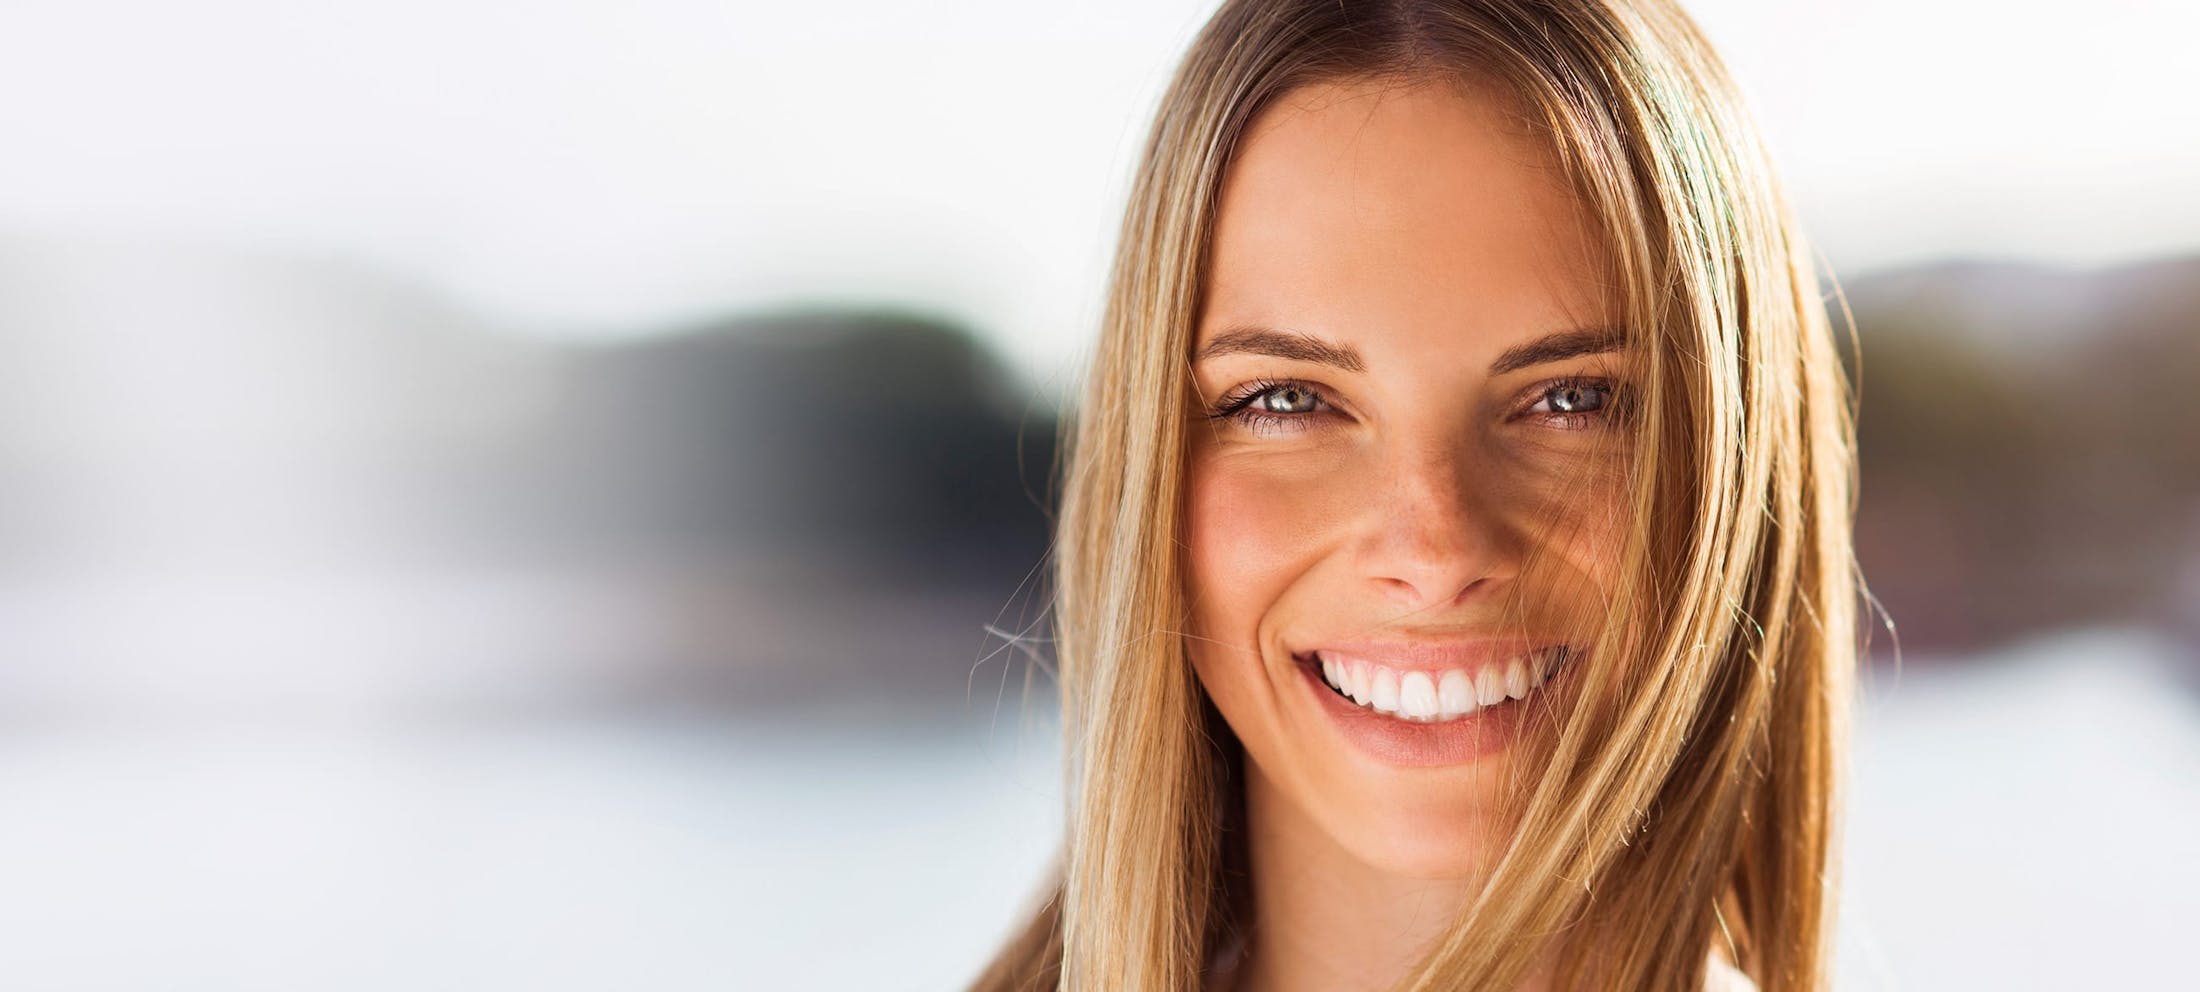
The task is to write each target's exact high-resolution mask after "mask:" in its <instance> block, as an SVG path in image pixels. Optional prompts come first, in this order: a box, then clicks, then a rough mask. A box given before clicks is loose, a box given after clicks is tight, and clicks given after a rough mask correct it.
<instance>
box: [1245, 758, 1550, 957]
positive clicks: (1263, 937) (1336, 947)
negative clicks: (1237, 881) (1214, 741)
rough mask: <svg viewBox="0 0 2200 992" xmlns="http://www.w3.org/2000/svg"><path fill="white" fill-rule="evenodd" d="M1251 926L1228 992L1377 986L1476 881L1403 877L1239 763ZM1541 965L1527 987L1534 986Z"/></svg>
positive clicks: (1438, 935)
mask: <svg viewBox="0 0 2200 992" xmlns="http://www.w3.org/2000/svg"><path fill="white" fill-rule="evenodd" d="M1246 771H1247V775H1246V780H1245V790H1246V791H1245V827H1246V844H1247V854H1248V856H1249V862H1250V863H1249V866H1248V867H1249V868H1250V870H1251V873H1252V898H1253V906H1252V909H1253V913H1252V917H1253V928H1252V934H1253V935H1252V938H1251V941H1250V943H1249V944H1248V946H1247V948H1246V950H1245V956H1244V958H1243V961H1242V963H1241V964H1240V966H1239V967H1238V969H1237V974H1236V979H1235V981H1234V982H1232V983H1230V987H1231V990H1232V992H1302V990H1303V992H1314V990H1325V992H1382V990H1386V989H1389V988H1392V987H1394V986H1395V985H1397V984H1398V983H1399V982H1400V981H1402V980H1404V978H1405V977H1406V975H1407V974H1409V973H1410V972H1411V971H1412V969H1413V966H1414V965H1415V964H1417V963H1419V961H1420V959H1421V958H1422V957H1423V956H1424V955H1426V954H1427V953H1428V952H1429V951H1430V950H1432V949H1433V948H1434V947H1435V946H1436V943H1437V942H1438V941H1439V940H1441V939H1442V938H1443V935H1444V933H1445V931H1446V930H1447V929H1448V928H1449V927H1450V925H1451V922H1452V920H1453V919H1454V918H1456V917H1457V915H1458V914H1459V913H1460V912H1461V911H1463V910H1464V909H1465V908H1466V906H1467V903H1468V901H1469V900H1471V899H1473V898H1474V895H1475V892H1476V889H1477V885H1478V881H1477V880H1474V879H1425V878H1410V877H1406V876H1402V875H1397V874H1394V873H1390V872H1385V871H1382V870H1380V869H1377V868H1375V867H1373V866H1370V865H1369V864H1368V863H1367V862H1366V861H1364V860H1362V859H1360V858H1359V857H1357V856H1355V855H1354V854H1352V853H1351V852H1350V851H1347V850H1345V849H1344V848H1342V847H1339V846H1338V845H1337V844H1336V842H1335V841H1334V840H1333V839H1332V838H1331V837H1330V835H1329V834H1328V833H1327V832H1325V831H1324V830H1322V829H1321V827H1320V825H1319V824H1316V823H1314V822H1312V821H1310V820H1308V819H1306V817H1305V814H1304V813H1303V812H1302V811H1301V810H1300V809H1299V808H1298V807H1297V806H1296V805H1295V804H1293V803H1292V802H1291V801H1290V800H1289V799H1288V798H1287V797H1285V796H1283V795H1282V794H1281V793H1279V792H1278V791H1277V790H1276V789H1275V788H1273V786H1272V785H1271V784H1270V783H1269V782H1268V781H1267V779H1266V778H1265V777H1264V776H1262V775H1261V773H1260V772H1259V771H1258V769H1257V767H1255V766H1253V765H1252V764H1251V763H1250V762H1248V763H1247V766H1246ZM1545 971H1547V967H1538V968H1537V969H1536V974H1534V975H1531V976H1530V978H1529V981H1528V982H1527V984H1525V985H1523V986H1522V989H1524V990H1535V989H1541V988H1542V987H1543V986H1544V984H1545V981H1546V979H1545V978H1544V976H1543V973H1544V972H1545Z"/></svg>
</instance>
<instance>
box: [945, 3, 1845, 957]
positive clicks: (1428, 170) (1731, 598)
mask: <svg viewBox="0 0 2200 992" xmlns="http://www.w3.org/2000/svg"><path fill="white" fill-rule="evenodd" d="M1087 390H1088V391H1087V392H1086V393H1085V395H1084V399H1083V402H1082V405H1081V406H1080V408H1079V409H1078V410H1077V411H1075V416H1074V419H1073V420H1072V421H1071V423H1070V426H1069V430H1070V431H1071V432H1072V433H1071V434H1070V435H1069V437H1068V438H1067V439H1066V440H1067V441H1068V444H1067V448H1068V450H1069V452H1070V456H1069V457H1070V461H1069V464H1068V471H1067V474H1066V491H1065V493H1064V503H1063V508H1062V514H1061V517H1060V519H1059V525H1058V526H1059V531H1058V534H1057V542H1056V546H1055V550H1054V554H1055V557H1056V563H1055V564H1056V568H1057V571H1056V573H1055V582H1056V588H1055V590H1054V594H1055V616H1054V622H1055V636H1056V645H1057V652H1058V666H1059V668H1058V675H1059V678H1060V682H1061V687H1062V694H1063V705H1064V715H1065V723H1066V735H1067V744H1068V749H1069V753H1070V755H1071V757H1072V771H1071V775H1070V785H1071V794H1072V802H1071V808H1070V810H1069V830H1068V838H1067V843H1066V846H1065V851H1064V856H1063V860H1062V864H1061V873H1060V876H1059V878H1058V880H1056V883H1055V884H1054V885H1053V886H1052V887H1051V890H1050V893H1049V896H1048V898H1047V899H1046V900H1045V902H1044V904H1043V905H1042V906H1041V907H1040V908H1039V909H1038V910H1037V911H1036V912H1035V913H1034V915H1033V918H1032V919H1031V921H1030V923H1029V925H1028V926H1027V927H1026V928H1025V929H1024V931H1023V932H1022V933H1021V934H1020V936H1019V937H1018V938H1017V939H1015V940H1014V941H1012V942H1011V943H1010V945H1009V946H1008V947H1007V948H1005V949H1004V951H1003V952H1002V953H1001V955H1000V956H999V957H998V959H997V960H996V961H995V962H994V963H993V965H992V967H991V968H990V969H989V970H988V971H987V973H986V974H985V975H984V976H983V977H981V979H980V980H979V982H978V987H979V988H982V989H1036V988H1057V987H1059V988H1064V989H1077V990H1094V992H1098V990H1164V989H1166V990H1180V989H1201V988H1203V989H1216V990H1220V989H1230V990H1234V992H1274V990H1286V989H1332V990H1350V989H1370V990H1373V989H1475V990H1482V989H1539V990H1540V989H1702V988H1749V987H1752V985H1754V987H1756V988H1760V989H1763V990H1765V992H1790V990H1804V989H1810V990H1816V989H1820V988H1823V987H1825V985H1826V982H1827V971H1828V946H1827V945H1828V937H1829V934H1830V923H1831V920H1832V907H1833V895H1834V886H1833V879H1834V871H1833V869H1834V867H1835V866H1834V851H1835V847H1836V845H1835V838H1836V820H1835V812H1836V810H1837V804H1836V798H1837V795H1836V788H1837V784H1838V781H1839V777H1840V776H1839V773H1840V767H1841V763H1842V758H1841V756H1842V748H1843V743H1844V733H1845V731H1844V720H1845V712H1846V700H1847V698H1848V694H1849V679H1850V674H1851V669H1852V667H1853V664H1854V658H1855V655H1856V651H1857V645H1856V644H1854V643H1853V637H1852V634H1853V631H1854V629H1855V616H1854V609H1853V601H1854V600H1855V598H1856V596H1857V594H1858V591H1859V583H1858V580H1857V578H1856V574H1855V571H1854V568H1853V558H1852V555H1851V550H1850V532H1849V519H1850V513H1851V495H1850V494H1851V491H1852V481H1851V480H1852V475H1853V469H1852V464H1853V451H1852V448H1853V444H1852V436H1853V432H1852V427H1851V423H1852V414H1851V413H1850V411H1849V409H1848V402H1849V398H1848V391H1847V384H1846V381H1845V379H1844V376H1843V372H1842V369H1841V366H1840V364H1839V359H1838V353H1837V352H1836V350H1835V342H1834V339H1833V334H1832V331H1831V329H1830V323H1829V321H1828V319H1827V317H1826V314H1825V312H1824V309H1823V306H1822V304H1821V298H1820V295H1819V290H1818V287H1817V282H1816V276H1815V274H1814V270H1813V265H1812V257H1811V254H1810V252H1809V250H1808V248H1807V247H1806V245H1805V243H1804V241H1803V240H1802V239H1801V237H1799V235H1798V233H1797V231H1796V228H1795V224H1794V221H1793V217H1792V214H1791V213H1790V212H1789V210H1788V207H1787V206H1786V204H1785V203H1784V202H1783V201H1782V199H1781V196H1780V194H1779V192H1778V189H1777V187H1776V186H1775V182H1774V179H1773V177H1772V171H1771V169H1770V167H1769V165H1768V163H1767V160H1766V156H1765V153H1764V151H1763V150H1762V148H1761V146H1760V143H1759V139H1758V138H1757V136H1756V134H1755V132H1754V131H1753V130H1752V128H1751V125H1750V122H1749V120H1748V118H1747V115H1746V113H1745V111H1744V108H1743V106H1742V104H1741V101H1740V99H1739V98H1738V97H1737V95H1736V93H1735V89H1734V86H1733V84H1732V83H1731V82H1730V81H1729V79H1728V78H1727V77H1726V75H1725V73H1724V71H1723V70H1722V69H1721V68H1720V66H1719V63H1718V62H1717V60H1716V59H1715V58H1714V56H1713V55H1712V53H1711V52H1710V50H1709V48H1708V47H1707V45H1706V43H1705V41H1704V39H1703V37H1702V36H1701V35H1700V34H1699V33H1698V31H1697V30H1696V28H1695V27H1694V26H1693V25H1692V24H1691V23H1690V22H1689V20H1688V19H1687V18H1686V17H1685V16H1684V15H1683V14H1682V13H1681V12H1680V11H1679V10H1677V9H1675V8H1674V7H1673V6H1671V5H1670V4H1669V3H1665V2H1659V0H1649V2H1643V3H1621V2H1618V0H1608V2H1600V0H1570V2H1561V0H1397V2H1368V3H1361V2H1339V0H1244V2H1240V0H1230V2H1226V3H1224V4H1223V6H1222V8H1221V9H1220V10H1219V11H1218V12H1217V13H1216V14H1215V15H1214V18H1213V19H1212V21H1211V22H1210V23H1209V24H1208V25H1207V27H1206V29H1205V30H1204V31H1203V33H1202V34H1201V35H1200V36H1199V38H1198V39H1197V41H1196V42H1195V43H1194V45H1193V47H1192V50H1191V52H1190V54H1189V55H1188V57H1187V58H1186V59H1185V61H1184V62H1183V64H1182V66H1181V68H1180V69H1179V71H1178V73H1177V75H1176V77H1175V79H1174V81H1173V82H1172V84H1171V86H1170V88H1169V90H1168V93H1167V95H1166V97H1165V99H1164V101H1163V104H1162V106H1161V109H1160V112H1159V115H1158V119H1157V121H1156V122H1155V125H1154V128H1153V131H1152V134H1151V138H1150V140H1149V142H1148V144H1147V146H1146V150H1145V155H1144V158H1143V161H1142V162H1141V164H1140V167H1139V169H1138V173H1137V178H1136V181H1135V185H1134V188H1133V192H1132V196H1131V199H1130V206H1129V211H1128V216H1127V218H1126V220H1125V223H1124V227H1123V229H1122V240H1121V245H1120V254H1119V255H1118V256H1117V260H1116V266H1115V270H1114V273H1113V285H1112V291H1111V295H1110V297H1109V304H1108V307H1107V311H1106V314H1105V317H1104V328H1103V335H1102V339H1101V341H1100V345H1099V348H1098V350H1097V352H1096V354H1095V358H1094V364H1093V368H1092V370H1091V372H1090V376H1089V380H1088V382H1087Z"/></svg>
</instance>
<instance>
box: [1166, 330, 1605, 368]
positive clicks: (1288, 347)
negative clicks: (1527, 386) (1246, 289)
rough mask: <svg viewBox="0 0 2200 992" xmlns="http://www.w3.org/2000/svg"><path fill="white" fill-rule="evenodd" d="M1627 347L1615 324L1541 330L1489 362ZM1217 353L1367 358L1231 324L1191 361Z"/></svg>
mask: <svg viewBox="0 0 2200 992" xmlns="http://www.w3.org/2000/svg"><path fill="white" fill-rule="evenodd" d="M1626 346H1627V335H1626V334H1625V333H1624V332H1622V331H1621V330H1619V329H1618V328H1612V327H1585V328H1580V329H1577V330H1571V331H1559V332H1557V333H1555V334H1546V335H1544V336H1543V337H1540V338H1537V339H1535V340H1533V341H1530V342H1528V343H1526V344H1522V345H1515V346H1513V347H1511V348H1507V349H1505V352H1504V353H1503V354H1501V355H1498V356H1497V360H1496V361H1494V362H1491V363H1490V374H1491V375H1504V374H1505V373H1507V372H1517V371H1519V370H1521V369H1524V368H1530V367H1532V366H1536V365H1542V364H1545V363H1547V362H1558V361H1564V360H1566V359H1569V358H1580V357H1582V356H1584V355H1601V354H1607V353H1610V352H1614V351H1619V350H1621V349H1623V348H1625V347H1626ZM1221 355H1267V356H1270V357H1274V358H1288V359H1291V360H1293V361H1301V362H1313V363H1314V364H1317V365H1328V366H1332V367H1335V368H1340V369H1343V370H1345V371H1347V372H1365V371H1367V362H1366V360H1365V359H1362V358H1361V357H1360V353H1359V352H1358V351H1356V350H1354V349H1353V348H1352V347H1351V346H1350V345H1341V344H1337V343H1335V342H1332V341H1327V340H1324V339H1322V338H1320V337H1316V336H1315V335H1312V334H1305V333H1301V332H1299V331H1279V330H1276V329H1275V328H1272V327H1257V326H1256V327H1237V328H1233V329H1231V330H1228V331H1225V332H1223V333H1221V334H1219V335H1216V336H1215V339H1214V340H1212V341H1209V342H1207V346H1206V347H1204V348H1201V349H1199V352H1198V353H1197V354H1195V355H1193V356H1192V361H1193V362H1194V363H1197V362H1204V361H1206V360H1208V359H1210V358H1215V357H1218V356H1221Z"/></svg>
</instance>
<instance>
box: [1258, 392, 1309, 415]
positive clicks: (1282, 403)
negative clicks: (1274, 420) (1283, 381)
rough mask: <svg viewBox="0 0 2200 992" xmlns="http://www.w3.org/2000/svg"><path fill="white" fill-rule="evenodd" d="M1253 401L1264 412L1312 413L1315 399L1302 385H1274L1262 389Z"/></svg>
mask: <svg viewBox="0 0 2200 992" xmlns="http://www.w3.org/2000/svg"><path fill="white" fill-rule="evenodd" d="M1253 402H1254V404H1255V405H1257V406H1259V407H1260V408H1261V411H1262V412H1264V413H1313V412H1314V405H1315V403H1316V402H1317V399H1316V397H1315V396H1314V391H1313V390H1311V389H1307V388H1306V387H1304V386H1276V387H1274V388H1272V389H1265V390H1262V391H1261V392H1260V393H1258V394H1257V395H1256V396H1255V398H1254V400H1253Z"/></svg>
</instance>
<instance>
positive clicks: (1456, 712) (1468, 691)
mask: <svg viewBox="0 0 2200 992" xmlns="http://www.w3.org/2000/svg"><path fill="white" fill-rule="evenodd" d="M1437 695H1438V696H1439V697H1440V698H1441V700H1442V702H1443V705H1444V715H1445V716H1446V717H1454V716H1466V715H1467V714H1469V713H1472V712H1474V711H1475V710H1476V709H1479V708H1480V707H1479V705H1478V704H1476V703H1475V701H1474V683H1473V682H1472V681H1470V680H1468V678H1467V673H1465V672H1462V671H1460V670H1458V669H1456V668H1454V669H1452V670H1451V671H1448V672H1445V673H1444V681H1443V683H1442V684H1441V685H1439V686H1438V687H1437Z"/></svg>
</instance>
